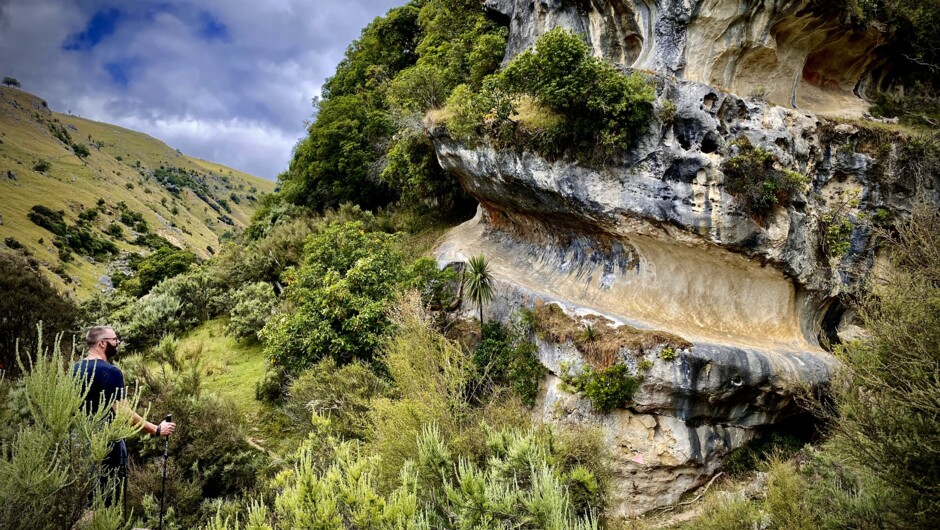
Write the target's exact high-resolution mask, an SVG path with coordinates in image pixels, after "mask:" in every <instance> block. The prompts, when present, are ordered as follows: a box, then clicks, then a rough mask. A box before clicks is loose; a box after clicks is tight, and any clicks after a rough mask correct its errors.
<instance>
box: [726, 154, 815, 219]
mask: <svg viewBox="0 0 940 530" xmlns="http://www.w3.org/2000/svg"><path fill="white" fill-rule="evenodd" d="M734 145H735V146H736V148H737V150H738V152H737V154H735V155H734V156H732V157H730V158H728V159H727V160H725V161H724V163H722V166H721V170H722V171H723V172H724V174H725V188H726V189H727V190H728V191H729V192H730V193H732V194H733V195H735V196H736V197H737V198H738V199H739V200H740V201H741V207H742V209H743V210H744V211H745V212H747V213H749V214H751V215H753V216H755V217H757V218H758V219H763V218H764V217H766V216H767V214H769V213H770V212H771V210H772V209H773V208H774V207H775V206H778V205H780V206H786V205H788V204H789V203H790V200H791V198H792V197H793V196H794V195H796V194H798V193H800V192H802V191H804V190H805V189H806V187H807V186H808V185H809V179H807V178H806V177H805V176H803V175H801V174H799V173H797V172H795V171H791V170H788V169H784V170H780V169H776V168H775V167H774V164H775V162H776V160H775V159H774V156H773V154H771V153H770V152H769V151H765V150H764V149H761V148H760V147H754V146H753V145H751V142H750V141H749V140H748V139H747V138H745V137H741V138H740V139H739V140H737V141H736V142H735V144H734Z"/></svg>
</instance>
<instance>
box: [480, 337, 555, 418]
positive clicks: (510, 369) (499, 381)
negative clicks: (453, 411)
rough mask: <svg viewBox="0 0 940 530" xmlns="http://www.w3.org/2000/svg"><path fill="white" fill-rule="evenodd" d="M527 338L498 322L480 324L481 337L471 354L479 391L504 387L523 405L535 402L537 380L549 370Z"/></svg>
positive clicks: (537, 386)
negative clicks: (481, 326)
mask: <svg viewBox="0 0 940 530" xmlns="http://www.w3.org/2000/svg"><path fill="white" fill-rule="evenodd" d="M527 339H528V338H527V337H526V336H524V334H523V333H522V332H521V330H519V329H515V330H507V329H506V328H505V327H504V326H503V325H502V324H501V323H499V322H497V321H491V322H487V323H486V324H484V325H483V333H482V340H481V341H480V343H479V344H478V345H477V347H476V350H475V351H474V353H473V362H474V364H475V365H476V372H477V374H476V379H477V382H476V388H477V389H478V392H482V393H494V392H495V391H496V390H497V389H498V388H499V387H507V388H510V389H511V390H512V391H513V392H515V393H516V394H517V395H518V396H519V398H520V399H521V400H522V402H523V403H525V404H526V405H528V406H530V407H531V406H533V405H535V398H536V397H537V396H538V392H539V382H540V381H541V379H542V377H543V376H544V375H545V374H546V373H547V372H548V371H547V370H546V368H545V367H544V366H542V363H541V362H539V359H538V357H537V356H536V353H537V351H538V349H537V347H536V345H535V344H534V343H533V342H531V341H529V340H527ZM477 399H479V398H477Z"/></svg>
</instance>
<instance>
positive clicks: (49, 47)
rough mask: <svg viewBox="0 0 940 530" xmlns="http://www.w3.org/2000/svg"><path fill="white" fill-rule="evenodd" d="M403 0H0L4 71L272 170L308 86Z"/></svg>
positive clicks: (62, 97)
mask: <svg viewBox="0 0 940 530" xmlns="http://www.w3.org/2000/svg"><path fill="white" fill-rule="evenodd" d="M404 2H405V0H344V1H339V0H274V1H266V2H247V1H245V2H234V1H231V0H202V1H196V0H171V1H165V0H154V1H151V0H136V1H133V2H117V1H113V0H112V1H106V0H73V1H63V0H0V26H2V25H3V24H6V26H5V28H4V31H3V32H0V67H2V69H3V71H0V75H11V76H13V77H16V78H17V79H19V80H20V81H21V82H22V83H23V88H24V89H25V90H29V91H30V92H33V93H35V94H37V95H39V96H41V97H44V98H46V99H47V100H48V101H49V104H50V105H51V106H52V107H53V108H54V109H56V110H59V111H61V112H66V111H69V110H71V111H72V112H74V113H77V114H80V115H82V116H85V117H89V118H93V119H98V120H102V121H108V122H112V123H116V124H118V125H123V126H126V127H131V128H135V129H138V130H142V131H144V132H147V133H149V134H152V135H154V136H156V137H158V138H161V139H163V140H165V141H166V142H167V143H169V144H170V145H172V146H173V147H176V148H179V149H181V150H182V151H183V152H185V153H187V154H191V155H194V156H199V157H202V158H207V159H211V160H215V161H218V162H222V163H224V164H228V165H231V166H233V167H236V168H238V169H243V170H246V171H249V172H252V173H255V174H258V175H261V176H265V177H268V178H273V177H274V176H275V175H276V174H277V173H278V172H279V171H281V170H283V169H285V168H286V167H287V164H288V162H289V157H290V150H291V147H292V146H293V145H294V144H295V143H296V141H297V140H298V139H299V138H300V137H301V136H302V135H303V134H304V125H303V122H304V120H305V119H308V118H310V116H311V113H312V110H313V109H312V107H311V98H313V97H314V96H316V95H317V94H318V93H319V89H320V86H321V85H322V83H323V81H324V79H325V78H326V77H328V76H330V75H332V73H333V71H334V69H335V67H336V64H337V63H338V62H339V60H340V59H342V56H343V53H344V51H345V49H346V47H347V46H348V45H349V44H350V43H351V42H352V40H353V39H355V38H356V37H358V35H359V33H360V31H361V29H362V28H363V27H364V26H365V25H366V24H368V23H369V22H370V21H371V20H372V19H373V18H374V17H376V16H379V15H382V14H384V13H385V12H386V11H388V9H389V8H391V7H394V6H395V5H400V4H403V3H404Z"/></svg>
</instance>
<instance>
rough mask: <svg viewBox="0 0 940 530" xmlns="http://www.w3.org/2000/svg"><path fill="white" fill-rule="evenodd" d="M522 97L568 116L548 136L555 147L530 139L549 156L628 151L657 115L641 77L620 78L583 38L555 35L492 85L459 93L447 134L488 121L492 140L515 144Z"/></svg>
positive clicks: (457, 133)
mask: <svg viewBox="0 0 940 530" xmlns="http://www.w3.org/2000/svg"><path fill="white" fill-rule="evenodd" d="M523 96H527V97H531V98H532V99H533V100H534V101H535V102H536V103H537V104H538V105H540V106H542V107H544V108H546V109H549V110H550V111H553V112H557V113H559V114H560V115H561V116H563V117H564V119H563V120H562V121H561V122H559V123H558V124H557V125H556V126H555V128H554V130H552V131H549V133H548V135H547V137H548V138H549V139H550V140H551V144H554V145H550V144H549V143H545V142H539V141H538V140H539V138H536V137H529V138H528V139H527V141H528V144H529V147H532V148H536V149H537V150H540V151H543V152H545V154H548V155H557V154H562V153H564V152H565V151H566V150H567V149H569V148H570V149H573V150H574V152H575V153H576V154H579V155H585V154H587V155H593V154H595V151H596V149H597V147H598V146H600V147H603V148H609V149H627V148H629V147H630V145H631V143H632V142H633V140H634V138H635V137H636V135H637V134H638V132H640V131H643V130H645V128H646V127H647V126H648V124H649V121H650V120H651V119H652V116H653V100H654V92H653V89H652V87H650V86H649V85H648V84H647V83H646V81H645V80H644V79H643V78H642V77H641V76H639V75H638V74H633V75H624V74H622V73H620V72H619V71H618V70H617V69H616V67H614V66H613V65H611V64H609V63H606V62H604V61H603V60H601V59H598V58H596V57H593V56H592V55H591V49H590V47H589V46H588V45H587V44H585V43H584V42H583V41H582V40H581V38H580V37H578V36H577V35H574V34H572V33H568V32H566V31H564V30H562V29H555V30H552V31H550V32H548V33H546V34H545V35H543V36H542V37H540V38H539V40H538V41H537V42H536V45H535V49H534V51H533V50H529V51H526V52H524V53H522V54H520V55H519V56H517V57H516V58H515V59H513V61H512V62H511V63H510V64H509V65H508V66H507V67H506V68H505V70H503V71H502V72H500V73H499V74H495V75H493V76H491V77H489V78H488V79H486V80H485V81H484V82H483V85H482V88H481V90H480V91H479V92H474V91H472V90H470V89H469V88H466V89H462V90H461V91H460V92H457V91H456V90H455V92H454V94H452V97H451V99H450V100H449V102H448V104H449V105H452V106H450V107H449V108H450V110H451V115H452V116H453V117H452V118H451V120H449V121H448V123H447V126H448V129H449V130H451V131H452V132H453V134H455V136H457V137H458V138H463V137H467V136H471V134H470V133H472V128H473V127H478V126H480V125H482V124H483V123H484V121H488V122H489V126H490V130H491V132H492V134H493V136H494V139H496V140H497V141H500V140H502V141H503V142H507V141H515V140H516V138H517V136H516V135H515V134H516V133H515V132H514V130H513V129H514V126H513V125H512V124H511V123H508V122H509V121H510V120H511V118H512V117H513V116H515V115H516V114H517V113H518V109H517V107H518V104H519V101H520V98H521V97H523ZM507 134H508V136H507ZM543 140H544V139H543Z"/></svg>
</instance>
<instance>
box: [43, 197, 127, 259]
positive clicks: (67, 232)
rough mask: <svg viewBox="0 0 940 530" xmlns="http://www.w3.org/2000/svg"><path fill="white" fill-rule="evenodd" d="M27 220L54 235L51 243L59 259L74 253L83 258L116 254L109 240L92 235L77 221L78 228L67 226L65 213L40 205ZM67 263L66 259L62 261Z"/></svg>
mask: <svg viewBox="0 0 940 530" xmlns="http://www.w3.org/2000/svg"><path fill="white" fill-rule="evenodd" d="M27 217H29V220H30V221H32V222H33V223H36V224H37V225H39V226H41V227H42V228H45V229H46V230H48V231H50V232H52V233H53V234H55V235H56V238H55V240H54V241H53V243H54V244H55V246H56V247H58V248H59V250H60V253H59V255H60V257H62V255H63V254H65V255H68V254H69V251H75V252H77V253H78V254H81V255H83V256H102V255H105V254H111V255H113V254H117V252H118V248H117V246H116V245H115V244H114V243H112V242H111V241H109V240H106V239H102V238H100V237H98V236H96V235H94V234H93V233H92V232H91V230H89V229H88V228H86V227H85V226H83V225H84V223H83V222H81V221H79V225H78V226H72V225H69V224H68V223H67V222H66V220H65V212H64V211H62V210H58V211H56V210H52V209H51V208H48V207H46V206H43V205H41V204H37V205H35V206H33V207H32V208H31V209H30V211H29V213H28V214H27ZM63 261H68V259H63Z"/></svg>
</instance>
